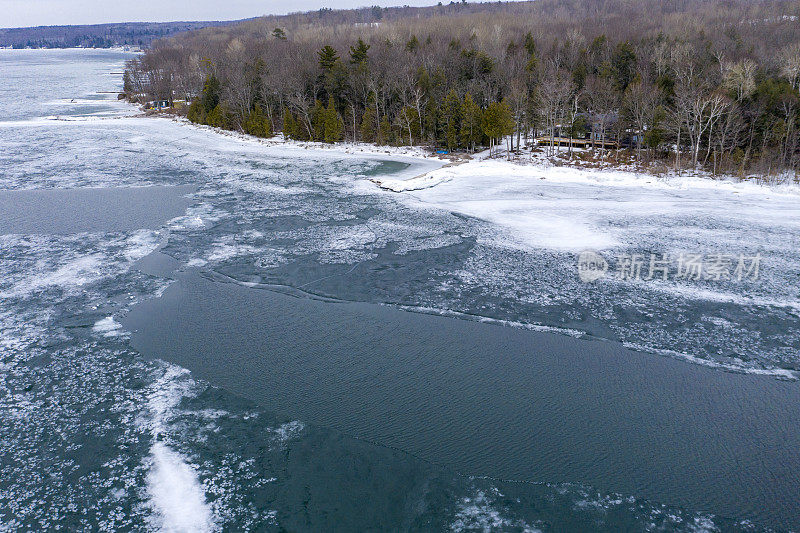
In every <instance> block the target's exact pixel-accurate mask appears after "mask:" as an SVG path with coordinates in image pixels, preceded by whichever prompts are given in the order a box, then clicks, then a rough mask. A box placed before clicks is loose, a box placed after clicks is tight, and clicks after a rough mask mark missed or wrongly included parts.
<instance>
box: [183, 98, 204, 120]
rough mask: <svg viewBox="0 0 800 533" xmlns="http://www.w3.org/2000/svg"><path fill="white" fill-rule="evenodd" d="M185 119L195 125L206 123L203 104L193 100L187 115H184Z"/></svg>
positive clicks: (197, 99) (198, 100)
mask: <svg viewBox="0 0 800 533" xmlns="http://www.w3.org/2000/svg"><path fill="white" fill-rule="evenodd" d="M186 118H188V119H189V121H190V122H194V123H195V124H205V123H206V110H205V109H204V108H203V103H202V102H201V101H200V99H199V98H195V99H194V100H193V101H192V105H190V106H189V113H188V114H187V115H186Z"/></svg>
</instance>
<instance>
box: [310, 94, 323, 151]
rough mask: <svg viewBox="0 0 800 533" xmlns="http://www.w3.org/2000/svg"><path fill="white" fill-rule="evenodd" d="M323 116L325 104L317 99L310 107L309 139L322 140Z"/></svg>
mask: <svg viewBox="0 0 800 533" xmlns="http://www.w3.org/2000/svg"><path fill="white" fill-rule="evenodd" d="M325 118H326V113H325V106H324V105H322V102H320V101H319V100H317V101H316V102H315V103H314V107H313V109H311V135H312V139H311V140H314V141H322V140H324V139H325Z"/></svg>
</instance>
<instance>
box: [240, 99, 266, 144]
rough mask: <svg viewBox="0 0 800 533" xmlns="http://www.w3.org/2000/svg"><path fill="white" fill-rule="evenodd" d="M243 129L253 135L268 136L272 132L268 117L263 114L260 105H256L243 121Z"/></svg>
mask: <svg viewBox="0 0 800 533" xmlns="http://www.w3.org/2000/svg"><path fill="white" fill-rule="evenodd" d="M244 131H245V133H247V134H249V135H254V136H255V137H269V136H270V135H271V134H272V129H271V128H270V124H269V119H268V118H267V117H266V116H265V115H264V112H263V111H262V109H261V106H260V105H257V106H256V107H255V108H254V109H253V111H251V112H250V116H249V117H247V120H246V121H245V123H244Z"/></svg>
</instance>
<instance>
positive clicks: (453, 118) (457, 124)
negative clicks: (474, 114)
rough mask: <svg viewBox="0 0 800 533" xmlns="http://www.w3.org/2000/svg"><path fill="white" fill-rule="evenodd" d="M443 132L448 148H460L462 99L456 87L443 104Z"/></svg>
mask: <svg viewBox="0 0 800 533" xmlns="http://www.w3.org/2000/svg"><path fill="white" fill-rule="evenodd" d="M439 121H440V123H441V132H442V134H443V136H444V138H443V141H444V144H445V146H447V149H448V150H454V149H456V148H458V146H459V145H460V143H459V134H460V132H461V100H460V99H459V98H458V95H457V94H456V91H455V89H451V90H450V92H449V93H447V96H445V98H444V102H442V105H441V112H440V115H439Z"/></svg>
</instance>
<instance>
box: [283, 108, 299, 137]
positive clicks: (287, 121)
mask: <svg viewBox="0 0 800 533" xmlns="http://www.w3.org/2000/svg"><path fill="white" fill-rule="evenodd" d="M283 136H284V137H286V138H287V139H297V121H296V120H295V118H294V115H292V113H291V112H290V111H289V108H288V107H285V108H283Z"/></svg>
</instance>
